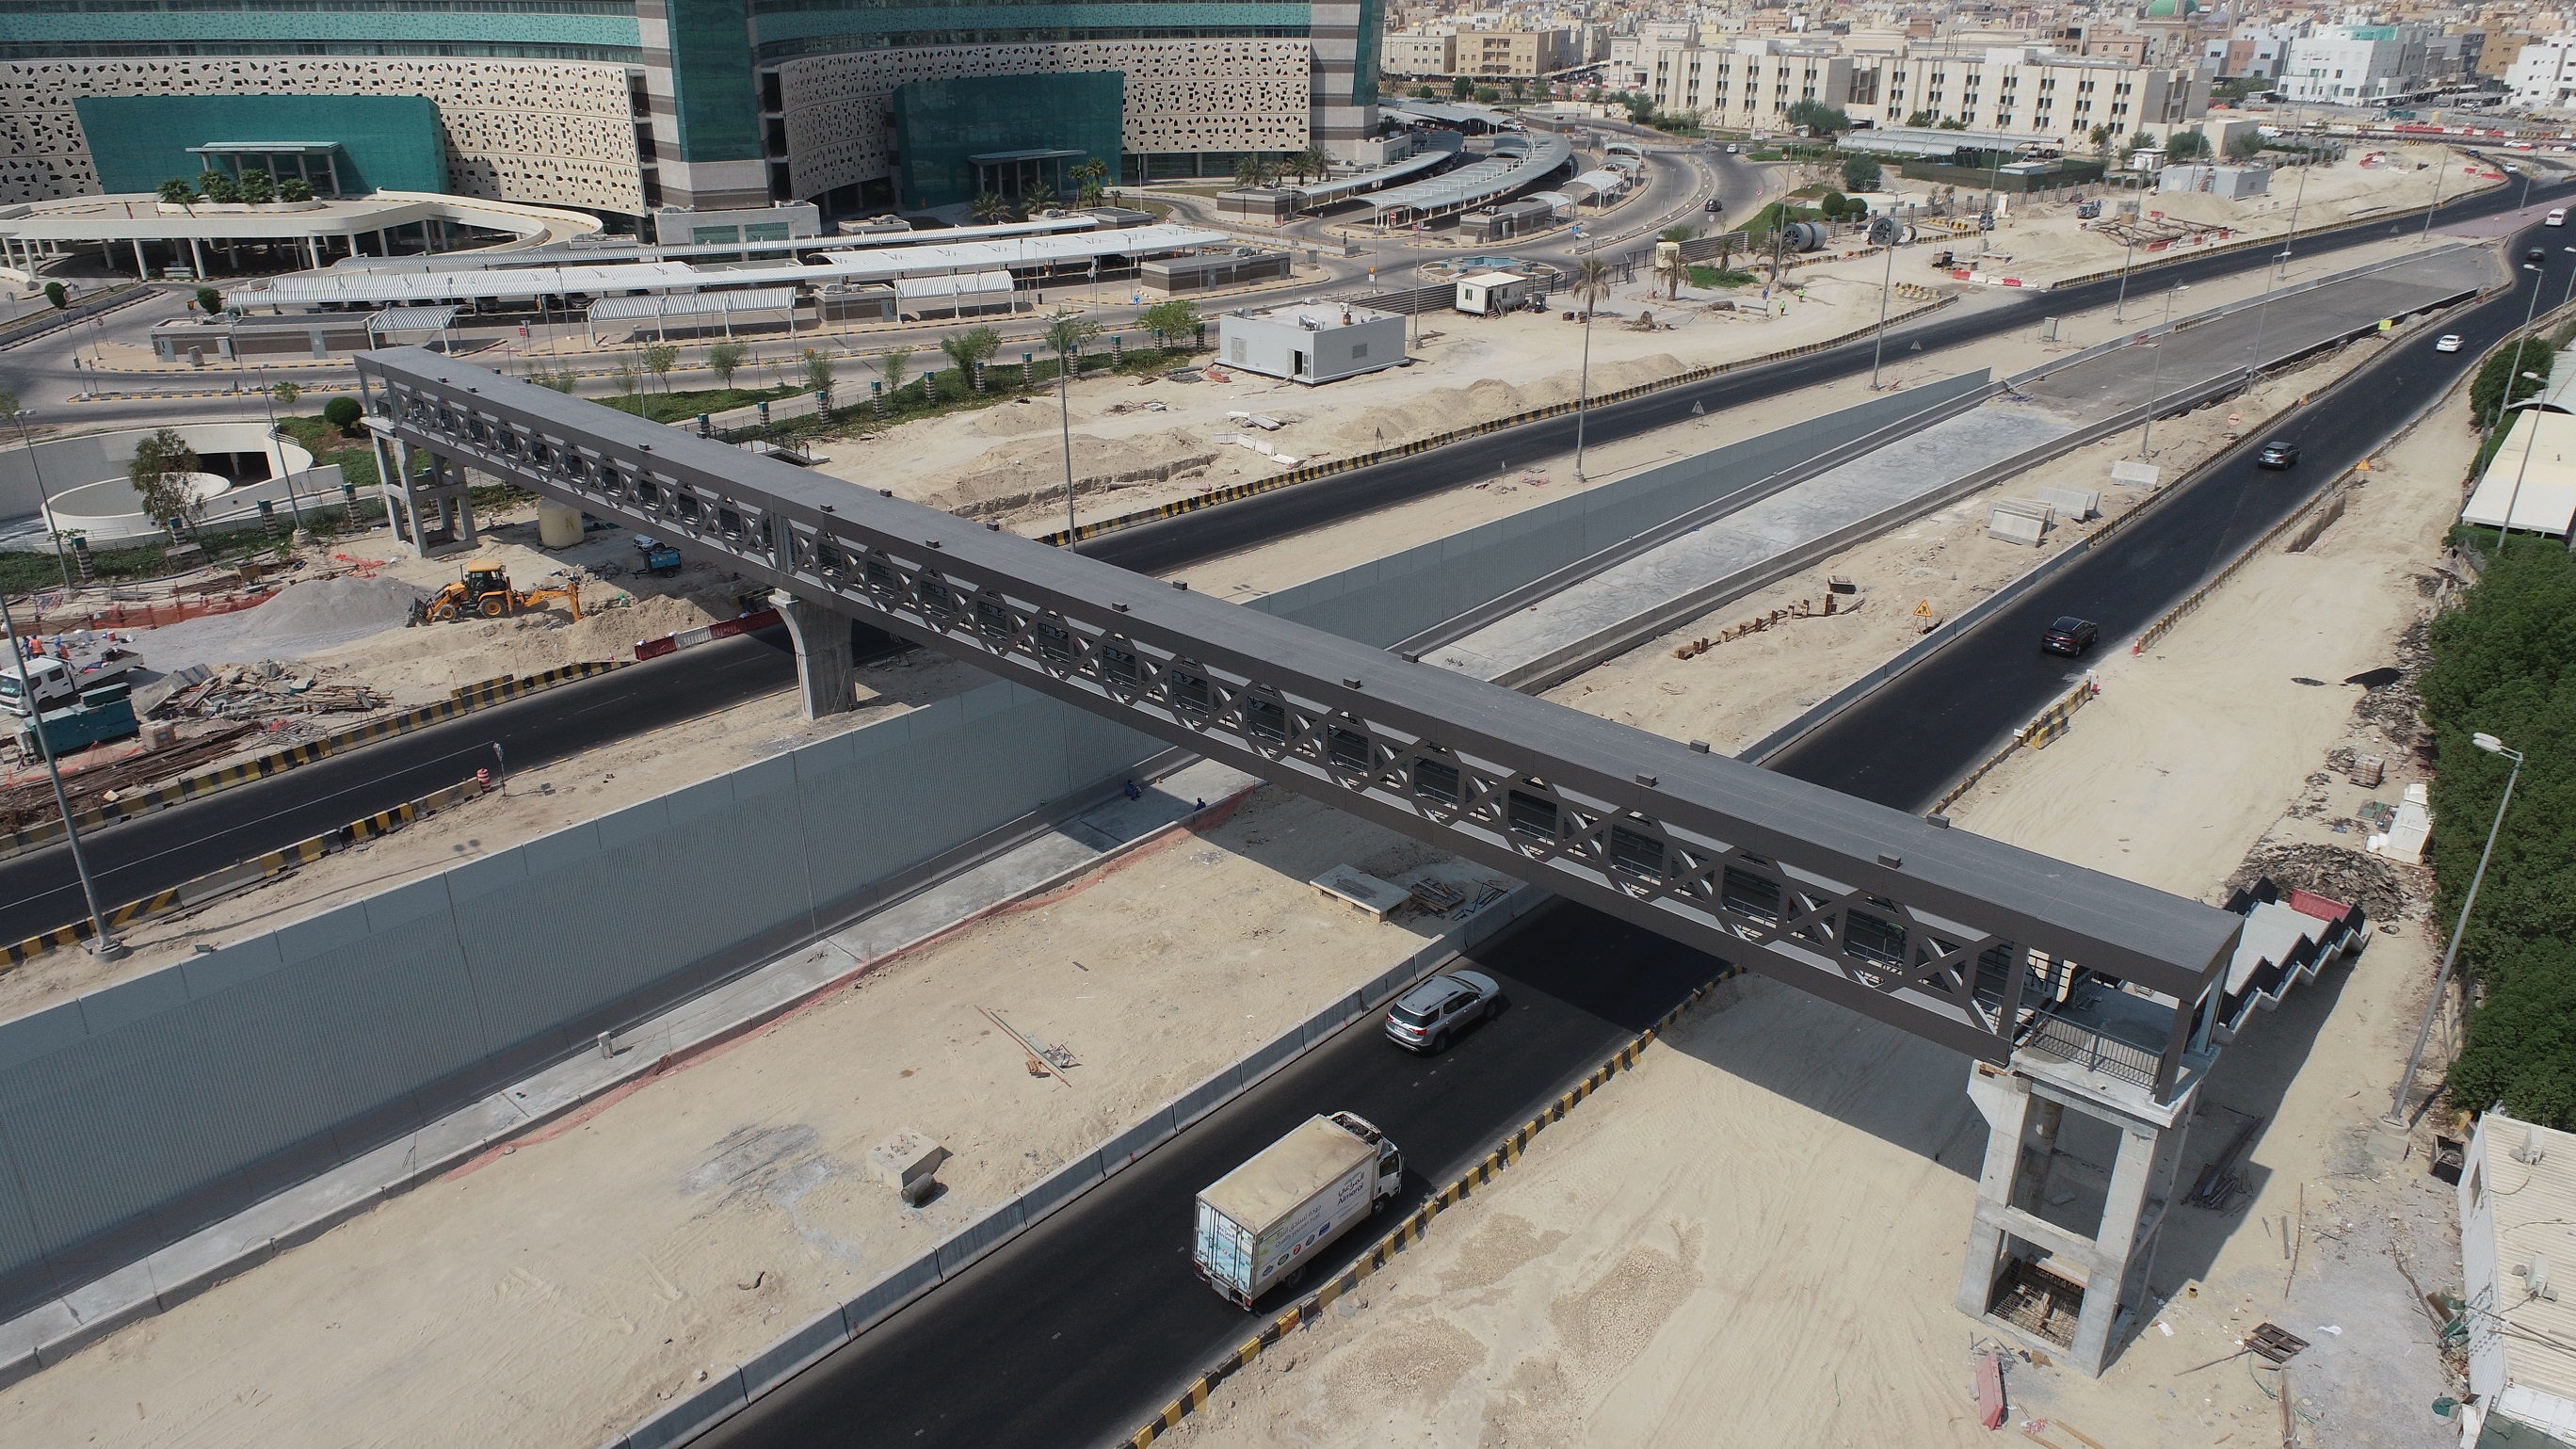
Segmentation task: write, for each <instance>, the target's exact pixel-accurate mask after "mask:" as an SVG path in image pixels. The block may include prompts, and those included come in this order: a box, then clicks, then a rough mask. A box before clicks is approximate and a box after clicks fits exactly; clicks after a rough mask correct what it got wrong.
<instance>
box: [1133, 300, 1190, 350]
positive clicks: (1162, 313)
mask: <svg viewBox="0 0 2576 1449" xmlns="http://www.w3.org/2000/svg"><path fill="white" fill-rule="evenodd" d="M1199 322H1200V319H1199V304H1198V303H1196V302H1193V301H1191V300H1190V299H1189V298H1187V297H1174V298H1172V299H1171V300H1169V301H1165V302H1157V303H1155V304H1154V305H1153V306H1151V307H1148V308H1146V309H1145V310H1144V311H1142V312H1139V313H1137V314H1136V325H1137V326H1139V327H1142V328H1144V329H1145V330H1146V331H1148V332H1151V333H1153V334H1154V337H1155V340H1156V341H1158V342H1160V343H1161V344H1162V345H1163V346H1164V347H1170V346H1171V345H1172V344H1173V343H1174V342H1176V341H1178V340H1180V339H1182V338H1189V337H1195V336H1197V335H1198V330H1199Z"/></svg>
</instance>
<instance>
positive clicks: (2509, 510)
mask: <svg viewBox="0 0 2576 1449" xmlns="http://www.w3.org/2000/svg"><path fill="white" fill-rule="evenodd" d="M2532 290H2533V291H2535V292H2536V291H2538V290H2540V289H2539V288H2537V287H2534V288H2533V289H2532ZM2522 376H2524V377H2527V378H2530V379H2531V380H2532V381H2533V382H2539V381H2541V380H2542V378H2541V376H2540V374H2539V373H2536V372H2526V373H2523V374H2522ZM2526 416H2528V417H2529V418H2530V419H2531V436H2530V437H2528V438H2525V439H2523V440H2522V462H2521V463H2519V464H2517V465H2516V466H2515V468H2514V470H2513V489H2512V491H2511V492H2509V493H2507V494H2506V495H2505V500H2504V517H2502V518H2500V519H2497V520H2496V556H2497V557H2498V558H2502V557H2503V556H2504V535H2505V530H2506V529H2508V528H2511V527H2512V526H2513V510H2514V508H2515V506H2516V505H2518V504H2520V503H2521V502H2522V478H2523V475H2524V474H2525V473H2528V472H2530V471H2531V454H2532V450H2533V449H2535V448H2538V447H2539V446H2540V419H2541V417H2542V413H2541V410H2540V409H2539V408H2533V409H2531V410H2530V411H2529V413H2527V414H2526ZM2505 436H2506V438H2507V439H2510V438H2511V437H2512V436H2513V434H2512V432H2511V430H2507V432H2506V434H2505ZM2497 446H2498V447H2499V448H2501V447H2502V446H2503V445H2502V444H2498V445H2497Z"/></svg>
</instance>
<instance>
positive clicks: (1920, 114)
mask: <svg viewBox="0 0 2576 1449" xmlns="http://www.w3.org/2000/svg"><path fill="white" fill-rule="evenodd" d="M1938 119H1939V118H1938V117H1936V116H1934V115H1933V114H1932V113H1931V112H1930V111H1916V112H1914V113H1913V114H1912V115H1909V116H1907V117H1906V118H1905V124H1907V125H1909V126H1912V127H1914V128H1915V129H1916V130H1918V131H1919V130H1922V129H1924V128H1926V127H1928V126H1930V125H1931V124H1932V123H1933V122H1934V121H1935V120H1938Z"/></svg>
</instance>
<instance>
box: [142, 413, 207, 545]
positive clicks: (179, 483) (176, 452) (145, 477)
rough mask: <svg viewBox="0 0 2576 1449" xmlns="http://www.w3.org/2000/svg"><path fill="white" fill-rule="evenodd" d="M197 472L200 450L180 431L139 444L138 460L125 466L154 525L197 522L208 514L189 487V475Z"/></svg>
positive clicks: (167, 431)
mask: <svg viewBox="0 0 2576 1449" xmlns="http://www.w3.org/2000/svg"><path fill="white" fill-rule="evenodd" d="M196 471H197V450H196V449H194V448H191V447H189V446H188V440H187V439H186V438H183V437H181V436H179V431H178V429H176V428H163V429H161V430H159V431H158V432H155V433H153V434H152V435H150V436H149V437H146V438H145V439H144V440H143V441H142V442H140V443H137V444H135V446H134V458H133V460H132V461H131V462H128V463H127V464H126V465H125V477H126V480H127V481H128V482H130V483H132V484H133V485H134V496H135V498H136V499H137V500H139V501H140V502H141V503H142V505H143V516H144V517H146V518H149V519H151V520H152V521H153V522H154V523H166V522H168V521H169V520H170V519H173V518H178V519H185V520H188V521H189V522H194V521H195V520H196V518H197V515H198V514H200V513H202V512H204V511H205V506H206V505H205V503H204V501H203V500H202V499H199V498H197V497H195V496H194V490H193V489H191V488H190V487H189V486H188V485H189V481H190V480H189V475H190V474H192V473H195V472H196Z"/></svg>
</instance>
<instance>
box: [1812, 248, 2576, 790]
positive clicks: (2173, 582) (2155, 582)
mask: <svg viewBox="0 0 2576 1449" xmlns="http://www.w3.org/2000/svg"><path fill="white" fill-rule="evenodd" d="M2563 234H2564V233H2561V232H2557V231H2545V230H2542V229H2540V228H2538V227H2534V228H2531V229H2530V230H2528V231H2526V232H2524V233H2522V234H2521V235H2519V236H2516V237H2515V238H2513V239H2512V240H2511V241H2510V242H2508V244H2507V247H2506V252H2505V254H2506V255H2507V256H2508V257H2517V258H2518V257H2519V256H2521V254H2522V252H2523V250H2524V249H2525V248H2526V247H2528V246H2531V245H2533V244H2534V243H2535V242H2536V241H2538V240H2539V239H2541V238H2554V237H2558V236H2561V235H2563ZM2548 252H2549V257H2550V261H2549V264H2548V269H2547V270H2546V271H2545V272H2533V271H2531V270H2529V269H2528V268H2517V270H2516V271H2515V273H2514V278H2515V286H2514V288H2513V290H2512V291H2511V292H2510V293H2502V294H2496V295H2493V296H2490V297H2488V298H2487V299H2486V300H2484V301H2482V302H2478V303H2474V304H2471V305H2469V306H2466V307H2463V308H2461V309H2459V310H2457V311H2454V312H2451V313H2448V314H2446V315H2445V316H2444V317H2443V319H2442V322H2441V324H2440V327H2439V331H2442V332H2455V333H2458V334H2459V335H2460V336H2461V337H2462V338H2463V339H2464V340H2465V341H2466V343H2467V345H2466V346H2465V347H2463V348H2462V349H2461V350H2460V351H2459V352H2457V353H2452V354H2447V355H2446V354H2443V353H2439V352H2435V351H2434V350H2433V343H2434V338H2435V335H2436V334H2435V330H2434V329H2429V328H2428V329H2425V330H2423V331H2420V332H2417V333H2415V334H2413V335H2412V336H2411V337H2410V338H2409V339H2408V340H2407V341H2404V342H2400V343H2397V344H2395V345H2393V346H2390V347H2389V348H2388V350H2387V351H2386V352H2385V353H2384V354H2383V355H2382V356H2380V357H2379V358H2377V359H2375V360H2373V361H2371V362H2369V363H2367V364H2365V365H2364V366H2362V367H2361V368H2360V369H2358V370H2356V371H2355V372H2354V373H2353V374H2351V375H2350V376H2349V377H2348V378H2347V379H2346V380H2345V381H2344V382H2343V383H2341V384H2340V385H2338V386H2336V387H2334V388H2332V389H2330V390H2328V391H2327V392H2326V393H2325V394H2324V395H2322V396H2321V397H2319V398H2317V399H2316V400H2314V401H2313V402H2311V403H2310V405H2309V406H2308V407H2307V408H2306V409H2304V410H2303V411H2301V412H2299V413H2298V414H2296V415H2295V416H2293V417H2292V418H2291V419H2290V420H2289V422H2288V423H2286V424H2285V425H2283V426H2281V427H2279V428H2276V429H2274V430H2273V431H2271V432H2268V433H2263V434H2258V435H2254V436H2249V437H2247V438H2246V439H2245V440H2244V441H2243V442H2242V443H2240V444H2238V445H2237V446H2236V447H2235V448H2233V449H2230V450H2229V451H2228V452H2226V453H2224V454H2221V455H2220V456H2219V458H2218V459H2217V461H2216V465H2215V466H2214V467H2212V468H2211V469H2209V471H2208V472H2206V473H2204V474H2203V475H2202V476H2201V477H2200V478H2199V479H2197V480H2195V481H2194V482H2192V483H2191V484H2190V485H2189V486H2187V487H2185V488H2183V489H2182V490H2180V491H2179V492H2177V493H2175V494H2172V495H2171V496H2168V497H2167V498H2166V499H2164V500H2163V501H2162V502H2160V503H2158V504H2157V505H2155V507H2154V508H2152V509H2151V510H2150V511H2149V512H2147V513H2146V514H2145V515H2144V516H2143V517H2141V518H2140V519H2139V520H2138V521H2137V522H2136V523H2134V524H2132V525H2130V526H2129V527H2127V528H2125V529H2122V530H2121V531H2120V532H2118V533H2116V534H2114V535H2112V537H2111V539H2110V541H2109V542H2108V543H2107V544H2106V545H2105V546H2104V547H2102V548H2100V549H2098V550H2095V551H2093V552H2091V553H2089V554H2086V555H2085V556H2083V557H2081V558H2079V559H2077V560H2076V561H2075V562H2074V563H2072V564H2069V565H2068V566H2067V567H2066V569H2065V570H2064V571H2063V572H2061V573H2059V574H2058V575H2057V576H2056V577H2054V578H2052V579H2050V580H2049V581H2048V582H2046V583H2044V584H2041V585H2039V586H2038V587H2037V588H2034V589H2032V590H2031V591H2030V592H2029V593H2027V594H2025V595H2023V596H2022V597H2021V598H2019V599H2017V600H2015V601H2014V602H2013V603H2012V604H2010V605H2008V606H2006V607H2005V608H2003V609H2002V610H2000V611H1998V612H1997V613H1996V614H1995V615H1994V616H1993V617H1992V618H1991V619H1989V620H1988V621H1987V622H1986V623H1985V624H1983V625H1981V626H1980V627H1978V628H1977V629H1975V630H1974V631H1972V632H1970V633H1968V634H1966V635H1964V636H1962V637H1961V638H1960V639H1959V640H1957V641H1956V642H1955V643H1952V644H1951V645H1950V646H1948V647H1947V648H1945V649H1942V650H1941V651H1940V652H1938V653H1936V654H1934V655H1932V656H1931V657H1930V658H1928V659H1926V660H1924V661H1923V662H1922V663H1921V664H1919V665H1917V666H1916V667H1915V668H1914V669H1913V670H1911V671H1910V672H1908V673H1907V674H1905V675H1903V676H1901V677H1900V678H1898V679H1896V680H1895V681H1893V682H1891V683H1890V684H1888V685H1887V686H1885V687H1884V688H1882V689H1880V690H1879V691H1878V692H1877V693H1876V694H1874V695H1872V696H1870V698H1869V699H1868V700H1867V701H1866V702H1865V703H1864V705H1863V707H1861V708H1858V709H1854V710H1852V711H1850V712H1848V713H1846V714H1844V715H1842V716H1840V717H1839V718H1837V719H1835V720H1833V721H1831V722H1829V723H1827V724H1826V725H1825V726H1823V727H1822V728H1820V729H1818V730H1817V731H1815V732H1814V733H1813V734H1810V735H1808V736H1807V737H1806V738H1805V739H1802V740H1800V741H1798V742H1797V744H1795V745H1793V746H1792V747H1791V748H1789V749H1788V750H1786V751H1784V752H1782V753H1781V754H1779V755H1777V756H1774V757H1773V758H1772V759H1770V760H1769V761H1767V762H1766V763H1767V764H1768V765H1769V766H1770V768H1772V769H1774V770H1778V771H1780V772H1781V773H1783V774H1788V775H1794V776H1796V777H1798V778H1799V779H1802V780H1812V781H1814V782H1815V783H1817V784H1819V785H1827V786H1831V787H1832V788H1834V789H1836V790H1840V791H1842V792H1843V793H1845V794H1847V795H1857V796H1860V797H1861V798H1862V799H1865V800H1872V801H1876V802H1877V803H1879V804H1882V805H1889V806H1893V807H1895V808H1897V809H1899V810H1920V809H1923V808H1925V807H1927V806H1928V805H1930V804H1931V803H1932V802H1933V801H1934V800H1935V799H1937V798H1938V797H1939V796H1940V793H1941V792H1942V791H1943V790H1944V789H1946V788H1947V787H1948V786H1949V784H1950V782H1951V781H1953V780H1955V779H1957V778H1958V777H1959V776H1960V775H1962V774H1964V773H1966V772H1967V770H1968V769H1969V768H1970V767H1971V766H1972V765H1974V764H1975V763H1976V762H1977V761H1978V760H1980V759H1983V758H1984V757H1985V756H1986V755H1988V754H1989V753H1991V752H1992V751H1994V750H1995V749H1996V748H1998V747H2000V746H2001V745H2002V743H2003V739H2004V737H2005V736H2006V735H2007V734H2008V733H2009V732H2010V731H2011V730H2013V729H2014V728H2017V727H2018V726H2019V725H2021V724H2022V723H2023V722H2024V721H2026V720H2028V719H2029V718H2030V717H2031V716H2032V715H2034V714H2037V713H2038V712H2039V711H2040V710H2041V709H2042V708H2044V707H2046V705H2047V704H2048V702H2049V701H2050V700H2051V699H2053V698H2054V697H2056V696H2057V695H2058V694H2061V693H2063V692H2064V691H2065V690H2066V688H2067V686H2068V683H2069V682H2070V681H2071V680H2072V679H2074V678H2077V677H2079V676H2080V673H2081V671H2082V669H2083V668H2084V664H2083V661H2080V660H2071V659H2066V658H2062V657H2060V656H2058V655H2053V654H2043V653H2041V652H2040V650H2039V636H2040V632H2041V631H2042V630H2043V629H2045V628H2047V626H2048V624H2049V622H2050V621H2052V620H2054V619H2056V618H2058V617H2060V616H2062V615H2067V614H2072V615H2075V616H2076V617H2078V618H2083V619H2090V620H2092V621H2093V622H2095V623H2096V624H2099V625H2100V626H2101V638H2102V642H2101V643H2100V644H2099V645H2097V646H2095V647H2096V651H2097V652H2107V651H2110V650H2116V649H2125V648H2127V647H2128V646H2129V642H2130V641H2131V640H2132V639H2134V638H2135V637H2136V636H2137V634H2138V632H2139V631H2140V630H2142V629H2144V628H2145V627H2146V626H2147V625H2148V624H2150V623H2153V622H2154V621H2155V619H2156V618H2157V617H2158V616H2159V615H2161V614H2163V613H2164V612H2165V610H2167V609H2169V608H2171V607H2172V606H2173V605H2174V604H2175V603H2177V602H2179V601H2180V600H2181V599H2182V598H2184V597H2185V596H2186V595H2188V594H2189V593H2190V592H2191V591H2192V590H2193V589H2195V588H2197V587H2199V585H2200V581H2201V580H2202V579H2204V578H2207V577H2208V576H2209V575H2210V573H2211V572H2213V571H2214V570H2216V569H2217V568H2218V567H2219V566H2220V565H2221V564H2223V563H2224V562H2225V561H2226V560H2227V559H2228V558H2230V557H2231V556H2233V555H2234V554H2235V553H2236V552H2237V551H2239V550H2240V549H2242V548H2244V547H2245V545H2246V544H2247V543H2249V542H2250V541H2252V540H2253V539H2256V538H2259V537H2261V536H2262V535H2263V533H2264V532H2265V531H2266V530H2268V529H2270V528H2271V527H2272V526H2273V525H2274V524H2276V523H2278V522H2280V521H2281V520H2282V519H2283V518H2284V517H2286V516H2288V515H2289V513H2290V512H2291V511H2292V510H2294V509H2296V508H2297V507H2298V506H2299V505H2300V503H2302V502H2304V501H2305V500H2306V499H2307V498H2308V497H2310V496H2311V495H2313V494H2314V493H2315V492H2316V491H2317V490H2318V489H2320V488H2323V487H2324V486H2325V485H2326V484H2327V483H2329V482H2331V481H2333V480H2334V478H2336V477H2337V476H2338V475H2340V474H2341V473H2343V472H2344V470H2346V469H2348V468H2350V467H2352V466H2353V465H2354V464H2355V463H2358V462H2360V461H2361V460H2362V459H2363V458H2364V457H2367V456H2368V455H2369V454H2370V452H2371V451H2372V450H2373V449H2375V448H2377V447H2378V446H2379V445H2380V444H2381V443H2383V442H2385V441H2386V439H2387V437H2388V435H2389V432H2390V430H2391V429H2392V428H2393V427H2394V426H2395V425H2396V423H2397V421H2398V420H2399V419H2400V418H2402V417H2403V416H2405V415H2406V414H2407V413H2408V412H2410V411H2412V409H2413V407H2414V406H2415V405H2416V404H2417V403H2419V402H2421V401H2424V400H2426V399H2430V398H2432V397H2433V396H2435V395H2437V394H2439V393H2440V392H2441V391H2442V390H2443V389H2445V388H2448V387H2449V386H2450V385H2451V384H2452V382H2454V381H2455V380H2456V379H2458V377H2459V376H2460V375H2461V374H2462V373H2464V372H2467V371H2468V370H2469V369H2470V368H2472V367H2474V366H2476V365H2477V364H2478V362H2479V360H2480V359H2481V358H2483V357H2484V356H2485V354H2486V352H2487V351H2488V349H2489V348H2491V347H2493V346H2494V345H2495V344H2496V343H2497V342H2498V341H2500V340H2503V339H2506V338H2510V337H2511V336H2512V335H2513V333H2514V329H2515V328H2516V327H2518V326H2519V325H2520V324H2521V322H2522V319H2523V316H2524V313H2525V311H2526V309H2527V308H2528V307H2529V306H2530V305H2531V303H2532V301H2533V298H2532V295H2531V294H2532V289H2533V288H2535V287H2536V288H2538V289H2539V290H2540V292H2541V295H2540V297H2539V298H2538V302H2539V305H2541V306H2544V307H2547V306H2554V305H2556V304H2557V302H2558V301H2559V299H2560V298H2561V297H2563V296H2566V295H2568V293H2569V290H2570V289H2569V283H2570V281H2571V278H2570V276H2569V269H2570V268H2571V267H2576V257H2571V256H2569V255H2567V254H2566V253H2564V252H2562V251H2560V250H2559V249H2558V247H2556V246H2555V245H2551V246H2549V247H2548ZM2392 401H2394V402H2395V404H2396V405H2395V406H2392V405H2391V404H2392ZM2274 438H2281V439H2286V440H2288V441H2289V442H2292V443H2295V444H2297V445H2298V447H2299V450H2300V457H2299V462H2298V464H2297V465H2296V466H2295V467H2293V468H2291V469H2288V470H2286V471H2282V472H2270V471H2266V470H2264V469H2261V468H2257V467H2255V466H2254V454H2255V451H2256V450H2257V449H2259V448H2261V447H2262V445H2263V444H2264V443H2266V442H2269V441H2271V440H2272V439H2274ZM1891 740H1902V741H1904V742H1905V747H1904V748H1902V749H1889V748H1886V747H1885V745H1884V742H1886V741H1891Z"/></svg>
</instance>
